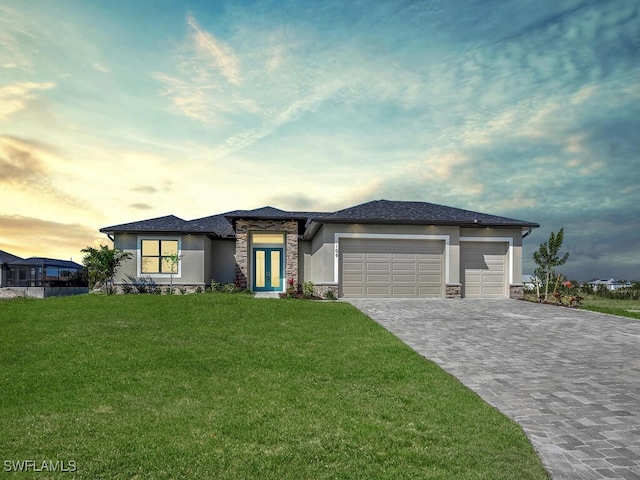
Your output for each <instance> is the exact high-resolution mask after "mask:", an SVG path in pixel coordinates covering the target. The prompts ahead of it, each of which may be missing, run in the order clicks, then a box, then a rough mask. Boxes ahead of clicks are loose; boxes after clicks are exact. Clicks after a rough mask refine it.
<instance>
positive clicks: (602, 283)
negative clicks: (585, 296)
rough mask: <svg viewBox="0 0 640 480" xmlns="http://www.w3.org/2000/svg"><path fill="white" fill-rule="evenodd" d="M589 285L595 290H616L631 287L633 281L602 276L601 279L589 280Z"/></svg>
mask: <svg viewBox="0 0 640 480" xmlns="http://www.w3.org/2000/svg"><path fill="white" fill-rule="evenodd" d="M589 286H590V287H591V288H593V289H594V290H598V289H601V288H604V289H607V290H611V291H616V290H619V289H621V288H625V287H630V286H631V283H629V282H627V283H622V282H619V281H618V280H616V279H614V278H601V279H599V280H592V281H591V282H589Z"/></svg>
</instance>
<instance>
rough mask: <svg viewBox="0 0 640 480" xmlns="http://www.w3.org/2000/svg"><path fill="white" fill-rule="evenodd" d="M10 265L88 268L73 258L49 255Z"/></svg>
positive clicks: (22, 260) (26, 259) (17, 261)
mask: <svg viewBox="0 0 640 480" xmlns="http://www.w3.org/2000/svg"><path fill="white" fill-rule="evenodd" d="M9 265H28V266H41V265H44V266H45V267H67V268H86V267H84V266H82V265H80V264H79V263H76V262H74V261H73V260H59V259H57V258H47V257H29V258H24V259H21V260H16V261H15V262H11V263H10V264H9Z"/></svg>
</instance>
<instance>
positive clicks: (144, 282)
mask: <svg viewBox="0 0 640 480" xmlns="http://www.w3.org/2000/svg"><path fill="white" fill-rule="evenodd" d="M128 278H129V281H130V282H131V289H132V290H133V289H135V290H137V291H138V293H161V292H160V289H159V288H158V286H157V285H156V282H154V281H153V278H151V277H131V276H129V277H128ZM125 285H126V283H125ZM122 288H123V289H124V288H125V286H124V285H123V287H122Z"/></svg>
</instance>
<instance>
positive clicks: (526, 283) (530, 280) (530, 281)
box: [522, 275, 542, 291]
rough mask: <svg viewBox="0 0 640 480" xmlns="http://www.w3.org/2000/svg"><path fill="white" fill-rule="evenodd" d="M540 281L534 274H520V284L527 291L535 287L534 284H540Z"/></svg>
mask: <svg viewBox="0 0 640 480" xmlns="http://www.w3.org/2000/svg"><path fill="white" fill-rule="evenodd" d="M541 283H542V282H541V281H540V279H538V277H536V276H535V275H523V276H522V286H523V287H524V289H525V290H527V291H532V290H535V289H536V285H540V284H541Z"/></svg>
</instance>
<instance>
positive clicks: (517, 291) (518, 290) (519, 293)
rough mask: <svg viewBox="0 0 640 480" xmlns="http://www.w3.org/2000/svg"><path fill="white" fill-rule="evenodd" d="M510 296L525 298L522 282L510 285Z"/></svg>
mask: <svg viewBox="0 0 640 480" xmlns="http://www.w3.org/2000/svg"><path fill="white" fill-rule="evenodd" d="M509 298H514V299H516V300H522V299H523V298H524V287H523V286H522V284H514V285H509Z"/></svg>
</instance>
